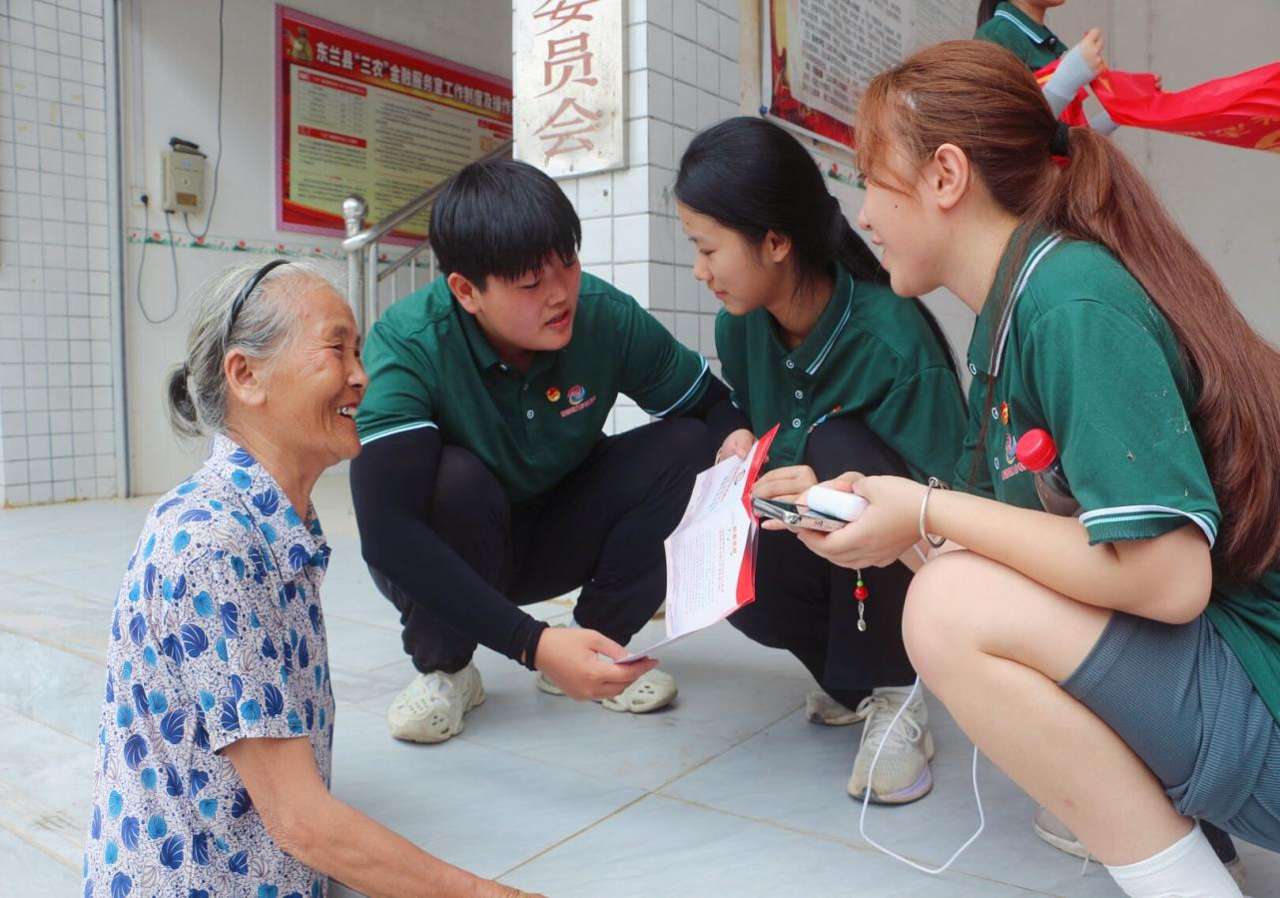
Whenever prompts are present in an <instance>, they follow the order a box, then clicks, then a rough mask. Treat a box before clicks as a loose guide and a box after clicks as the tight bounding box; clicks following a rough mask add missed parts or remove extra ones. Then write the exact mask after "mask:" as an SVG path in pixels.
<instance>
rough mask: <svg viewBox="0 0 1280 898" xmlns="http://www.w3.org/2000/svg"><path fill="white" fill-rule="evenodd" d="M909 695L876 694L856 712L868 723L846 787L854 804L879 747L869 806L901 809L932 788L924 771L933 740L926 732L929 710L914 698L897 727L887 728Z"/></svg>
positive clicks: (905, 691)
mask: <svg viewBox="0 0 1280 898" xmlns="http://www.w3.org/2000/svg"><path fill="white" fill-rule="evenodd" d="M910 692H911V690H910V688H909V687H901V688H899V687H893V688H886V689H876V690H875V691H874V692H872V693H871V695H869V696H867V697H866V698H864V699H863V700H862V701H861V702H859V703H858V711H859V712H865V713H866V717H867V723H866V725H865V726H864V727H863V729H862V741H861V742H860V743H859V744H858V757H857V758H855V759H854V762H853V773H851V774H850V776H849V785H848V787H847V788H848V792H849V794H850V795H852V796H853V797H854V798H858V799H861V798H862V797H863V795H864V794H865V793H866V792H867V779H868V776H867V773H868V771H869V770H870V769H871V762H872V760H873V759H874V758H875V756H876V752H877V751H879V750H880V745H881V743H882V742H883V743H884V750H883V751H880V759H879V760H878V761H876V769H875V779H874V780H873V781H872V782H871V800H872V801H873V802H875V803H876V804H906V803H907V802H911V801H916V800H917V799H920V798H924V796H926V795H928V794H929V791H930V790H931V789H932V788H933V773H932V772H931V771H930V770H929V762H930V761H932V760H933V734H932V733H930V732H929V709H928V707H927V706H926V705H925V702H924V696H923V695H917V696H916V698H915V700H914V701H913V702H912V703H911V704H910V705H908V706H907V709H906V710H905V711H904V712H903V713H902V716H901V717H900V718H898V723H897V725H896V726H893V727H892V728H891V726H890V725H891V724H893V719H894V717H895V716H896V715H897V713H898V709H899V708H901V707H902V706H903V704H904V703H905V702H906V700H907V696H908V695H909V694H910Z"/></svg>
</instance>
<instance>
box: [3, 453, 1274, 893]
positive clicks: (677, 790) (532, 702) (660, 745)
mask: <svg viewBox="0 0 1280 898" xmlns="http://www.w3.org/2000/svg"><path fill="white" fill-rule="evenodd" d="M150 504H151V500H150V499H138V500H128V501H114V502H87V503H76V504H69V505H61V506H47V507H36V508H26V509H19V510H8V511H0V871H4V872H3V874H0V896H9V895H14V896H18V895H22V896H26V895H72V894H76V893H77V892H78V890H79V875H78V868H79V863H80V862H79V858H80V854H81V847H82V839H83V833H84V829H85V823H86V820H87V808H88V806H89V769H90V766H91V763H92V756H93V750H92V746H91V742H92V740H93V738H94V732H95V728H96V726H97V715H98V710H99V705H98V703H99V702H100V701H101V696H102V681H103V654H104V649H105V647H106V639H107V628H108V625H109V621H110V611H111V602H112V600H113V598H114V594H115V590H116V586H117V582H118V580H119V577H120V574H121V570H122V567H123V565H124V563H125V561H126V559H127V557H128V554H129V551H130V550H131V548H132V546H133V542H134V540H135V538H136V535H137V532H138V530H139V528H140V526H141V521H142V518H143V516H144V515H145V513H146V510H147V508H148V507H149V506H150ZM317 505H318V507H319V509H320V513H321V518H322V520H323V522H324V525H325V529H326V531H327V533H328V535H329V539H330V542H331V543H332V545H333V548H334V554H333V563H332V566H331V568H330V571H329V575H328V577H327V579H326V581H325V587H324V596H323V601H324V604H325V609H326V612H325V618H326V621H327V622H328V628H329V648H330V661H331V665H332V671H333V679H334V689H335V692H336V694H337V699H338V705H339V709H338V724H337V739H336V745H335V752H334V755H335V760H334V790H335V792H336V793H337V794H338V795H339V796H340V797H341V798H343V799H344V800H346V801H349V802H351V803H352V804H354V805H356V806H357V807H359V808H361V809H362V810H364V811H366V812H367V813H369V814H371V815H372V816H374V817H376V818H377V819H379V820H381V821H383V822H384V823H386V824H388V825H390V826H392V827H393V828H395V829H397V830H398V831H400V832H402V833H403V834H404V835H406V836H407V837H409V838H410V839H412V840H414V841H415V842H417V843H418V844H420V845H422V846H424V847H425V848H427V849H428V850H430V851H432V852H435V853H437V854H439V855H441V856H442V857H445V858H447V859H448V860H450V861H453V862H455V863H457V864H460V865H462V866H465V867H468V868H470V869H472V870H475V871H476V872H478V873H481V874H484V875H487V876H494V877H501V879H502V880H503V881H505V882H509V883H511V884H513V885H518V886H520V887H522V888H525V889H530V890H534V891H541V892H545V893H546V894H548V895H550V896H552V898H573V896H600V895H610V896H614V898H627V896H645V898H654V896H663V898H666V896H699V898H704V896H720V895H735V896H742V898H751V896H769V898H782V896H785V898H789V896H817V895H835V894H857V895H860V896H913V898H943V896H947V898H969V896H996V898H1003V896H1015V895H1022V896H1027V895H1058V896H1070V898H1085V896H1116V895H1119V894H1120V893H1119V891H1118V890H1117V889H1115V887H1114V886H1113V885H1112V884H1111V883H1110V880H1109V879H1108V878H1107V877H1106V876H1105V874H1104V873H1103V872H1102V871H1101V870H1100V869H1099V868H1098V867H1097V866H1091V867H1090V868H1089V869H1088V871H1087V872H1085V873H1084V875H1081V868H1080V864H1079V863H1078V862H1077V861H1075V860H1073V859H1071V858H1069V857H1066V856H1064V855H1061V854H1058V853H1057V852H1055V851H1053V850H1052V849H1050V848H1048V847H1046V846H1044V845H1042V844H1041V843H1040V842H1039V841H1038V840H1037V839H1036V838H1035V837H1034V836H1033V835H1032V834H1031V831H1030V828H1029V826H1028V822H1029V820H1030V815H1031V810H1032V806H1031V802H1030V801H1029V800H1028V799H1027V798H1026V797H1025V796H1023V795H1022V794H1021V793H1020V792H1019V791H1018V790H1017V788H1016V787H1015V786H1014V785H1013V784H1012V783H1011V782H1009V781H1008V780H1007V779H1006V778H1005V777H1003V776H1002V775H1001V774H999V773H998V772H997V771H995V770H994V769H993V768H992V767H991V766H990V765H989V764H987V763H985V762H983V764H982V766H981V768H980V773H979V776H980V783H981V787H982V796H983V802H984V806H985V808H986V811H987V830H986V832H985V833H984V835H983V836H982V838H981V839H980V840H979V841H978V842H977V844H975V845H974V846H973V847H972V848H971V849H970V850H969V852H968V853H966V854H965V855H964V856H963V857H962V858H961V859H960V861H959V862H958V863H957V865H956V869H955V871H954V872H951V873H948V874H947V875H945V876H943V877H940V878H932V877H927V876H924V875H923V874H920V873H917V872H915V871H914V870H911V869H909V868H907V867H905V866H903V865H902V864H900V863H898V862H897V861H894V860H892V859H890V858H887V857H884V856H883V855H880V854H878V853H877V852H875V851H874V850H873V849H872V848H871V847H870V846H868V845H867V844H866V842H864V841H863V840H862V839H861V838H860V837H859V835H858V806H857V805H856V804H854V803H853V802H852V801H851V800H850V799H849V798H848V797H847V796H846V795H845V793H844V783H845V779H846V777H847V776H848V773H849V767H850V764H851V763H852V759H853V754H854V750H855V747H856V744H857V737H858V730H857V729H856V728H842V729H827V728H822V727H816V726H812V725H810V724H809V723H807V722H806V721H805V720H804V718H803V714H802V713H801V710H800V709H801V707H802V705H803V700H804V695H805V692H806V691H808V689H809V688H811V683H810V682H809V678H808V676H807V674H806V673H805V672H804V670H803V669H802V668H801V667H800V665H799V664H798V663H796V662H795V661H793V660H792V659H791V658H790V657H789V656H787V655H785V654H783V653H780V652H775V651H770V650H767V649H763V648H760V647H759V646H756V645H753V644H751V643H749V642H747V640H745V639H744V638H743V637H741V636H739V635H738V634H737V633H736V632H735V631H734V630H732V629H731V628H729V627H728V626H726V625H720V626H719V627H717V628H715V629H713V630H710V631H708V632H706V633H704V634H701V635H700V636H698V637H696V638H694V639H691V640H688V641H686V642H684V643H681V644H679V645H677V646H673V647H671V649H670V650H668V651H667V652H664V653H663V661H664V668H665V669H666V670H668V671H670V672H671V673H672V674H674V675H675V677H676V678H677V680H678V681H679V683H680V689H681V692H680V698H679V699H678V700H677V703H676V705H675V706H674V707H672V708H671V709H669V710H667V711H665V712H662V713H659V714H655V715H651V716H648V717H631V716H628V715H620V714H611V713H609V712H607V711H604V710H601V709H600V708H598V707H596V706H594V705H577V704H574V703H572V702H569V701H568V700H566V699H556V698H552V697H550V696H547V695H543V694H541V693H539V692H537V691H535V690H534V688H533V682H532V678H531V675H530V674H529V673H528V672H527V671H525V670H523V669H521V668H518V667H516V666H515V665H513V664H511V663H510V662H508V661H506V660H504V659H502V658H499V657H497V656H495V655H493V654H492V653H488V652H484V651H483V650H482V652H481V654H480V656H479V658H478V663H479V666H480V668H481V671H482V673H483V675H484V678H485V685H486V688H487V690H488V693H489V699H488V701H487V702H486V703H485V705H484V706H483V707H481V708H480V709H478V710H477V711H475V712H474V713H473V714H472V716H471V717H470V718H469V721H468V725H467V730H466V732H465V733H464V734H463V736H461V737H460V738H458V739H455V740H453V741H452V742H449V743H447V744H445V745H442V746H435V747H422V746H413V745H406V744H403V743H398V742H395V741H393V740H392V739H390V738H389V737H388V736H387V734H386V727H385V723H384V721H383V712H384V711H385V709H386V706H387V703H388V702H389V701H390V700H391V697H392V696H393V695H394V694H395V693H396V692H397V691H398V690H399V688H400V687H401V686H402V685H403V684H404V683H405V682H406V681H407V680H408V678H409V676H410V675H411V670H410V667H409V664H408V662H407V660H406V659H405V658H404V656H403V655H402V653H401V649H400V640H399V633H398V630H397V628H396V622H397V620H396V615H395V613H394V611H393V610H392V608H391V606H390V605H389V604H388V603H387V602H386V600H384V599H383V598H381V597H380V596H379V595H378V594H377V592H376V591H375V590H374V588H373V586H372V584H371V583H370V582H369V580H368V577H367V576H366V573H365V571H364V569H363V566H362V565H361V562H360V558H359V548H358V545H357V542H356V535H355V526H354V519H353V517H352V513H351V508H350V502H349V499H348V498H347V488H346V482H345V480H344V479H342V478H337V477H334V478H326V479H325V480H323V481H321V486H320V488H319V490H318V493H317ZM568 611H569V609H568V606H567V604H564V603H546V604H544V605H541V606H538V607H537V608H536V612H537V613H539V614H540V615H542V616H544V617H547V618H557V619H562V618H564V617H565V616H566V615H567V614H568ZM658 626H659V625H652V624H651V625H650V627H651V628H652V630H653V632H650V633H645V634H642V635H641V636H640V637H639V639H640V641H642V642H643V641H644V640H645V639H647V638H649V637H652V636H654V635H655V634H656V632H657V628H658ZM931 707H932V711H933V725H934V731H935V735H936V737H937V743H938V757H937V760H936V762H935V764H934V772H935V777H936V780H937V787H936V789H935V790H934V792H933V794H932V795H930V796H929V797H928V798H927V799H925V800H924V801H921V802H919V803H917V804H915V805H911V806H909V807H904V808H895V809H882V808H873V809H872V810H871V812H870V814H869V815H868V830H869V832H871V833H872V835H873V836H874V837H875V838H877V839H878V840H880V841H883V842H887V843H888V844H890V845H891V846H893V847H895V848H896V849H897V850H899V851H901V852H903V853H905V854H908V855H910V856H911V857H913V858H915V859H917V860H919V861H922V862H925V863H929V864H937V863H940V862H941V861H942V860H944V859H945V858H946V857H947V856H948V855H949V854H950V853H951V851H952V850H954V848H955V847H956V846H958V845H959V844H960V843H961V842H962V841H963V840H964V839H965V838H966V837H967V835H968V834H969V832H971V830H972V829H973V826H974V825H975V823H976V813H975V809H974V805H973V795H972V792H971V789H970V782H969V765H970V758H971V754H970V752H971V750H972V749H971V747H970V745H969V744H968V742H967V741H966V740H965V739H964V737H963V736H962V735H961V734H960V733H959V731H958V730H957V729H956V727H955V725H954V724H953V723H952V722H951V721H950V720H949V719H948V718H947V717H946V716H945V714H943V713H942V712H941V711H940V709H939V708H938V706H937V705H936V703H934V704H933V705H932V706H931ZM1118 810H1120V808H1119V807H1118ZM1241 850H1242V853H1243V854H1244V856H1245V859H1246V865H1247V867H1248V871H1249V877H1250V883H1251V885H1250V892H1251V893H1252V894H1253V895H1254V896H1255V898H1261V896H1264V895H1280V858H1277V857H1276V856H1275V855H1271V854H1269V853H1267V852H1264V851H1262V850H1260V849H1256V848H1253V847H1251V846H1245V845H1242V846H1241ZM331 894H334V895H337V896H342V898H346V896H348V895H351V894H352V893H350V892H347V891H346V890H344V889H342V888H335V889H334V890H333V891H332V892H331Z"/></svg>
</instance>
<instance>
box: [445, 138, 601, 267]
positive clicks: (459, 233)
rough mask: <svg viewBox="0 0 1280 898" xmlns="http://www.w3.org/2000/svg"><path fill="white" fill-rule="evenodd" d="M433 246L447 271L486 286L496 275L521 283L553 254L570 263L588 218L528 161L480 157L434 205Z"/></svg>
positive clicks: (454, 181)
mask: <svg viewBox="0 0 1280 898" xmlns="http://www.w3.org/2000/svg"><path fill="white" fill-rule="evenodd" d="M430 235H431V245H432V248H433V249H434V250H435V254H436V259H437V260H439V267H440V271H441V272H442V273H444V274H445V275H449V274H452V273H453V272H455V271H456V272H458V274H460V275H462V276H463V277H465V278H466V279H467V280H469V281H471V282H472V283H473V284H475V285H476V286H477V287H479V288H480V289H482V290H483V289H484V287H485V282H486V280H487V279H488V277H489V276H490V275H493V276H495V277H498V278H501V279H502V280H506V281H514V280H516V279H518V278H520V277H523V276H524V275H526V274H528V273H529V272H531V271H536V270H538V269H539V268H541V267H542V264H543V263H544V262H545V261H546V260H547V257H548V256H550V255H551V254H552V253H555V254H556V255H558V256H559V257H560V258H561V260H563V261H564V263H565V264H566V265H567V264H569V263H570V262H571V261H572V260H573V258H574V256H576V255H577V254H578V247H579V246H580V245H581V244H582V224H581V222H579V220H578V213H577V212H575V211H574V208H573V204H572V203H570V202H569V198H568V197H567V196H565V195H564V191H563V190H561V189H560V185H559V184H557V183H556V182H555V181H554V180H552V179H551V178H550V177H549V176H548V175H546V174H545V173H544V172H542V171H539V170H538V169H536V168H534V167H533V166H532V165H529V164H528V163H526V162H517V161H516V160H514V159H494V160H490V161H488V162H473V163H471V164H470V165H468V166H467V167H466V168H464V169H462V170H461V171H460V172H458V173H457V174H456V175H454V176H453V177H452V178H450V179H449V181H448V183H447V184H445V187H444V189H443V190H442V191H441V192H440V195H439V196H438V197H436V201H435V205H434V206H433V207H432V209H431V231H430Z"/></svg>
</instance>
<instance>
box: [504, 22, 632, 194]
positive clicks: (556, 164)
mask: <svg viewBox="0 0 1280 898" xmlns="http://www.w3.org/2000/svg"><path fill="white" fill-rule="evenodd" d="M625 9H626V2H625V0H517V2H516V4H515V26H514V27H515V66H514V72H513V75H514V77H513V80H514V82H515V84H514V93H515V156H516V158H517V159H521V160H523V161H525V162H528V163H530V164H531V165H536V166H537V167H538V168H540V169H542V170H543V171H545V172H547V173H548V174H550V175H551V176H553V177H561V176H566V175H582V174H589V173H591V172H599V171H607V170H609V169H614V168H622V167H624V166H625V165H626V161H627V159H626V115H625V108H624V102H625V93H624V89H625V86H626V85H625V81H624V79H625V72H626V67H625V65H624V47H625V42H624V37H625V33H624V32H625V28H626V15H625Z"/></svg>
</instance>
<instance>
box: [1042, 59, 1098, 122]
mask: <svg viewBox="0 0 1280 898" xmlns="http://www.w3.org/2000/svg"><path fill="white" fill-rule="evenodd" d="M1093 77H1094V76H1093V69H1091V68H1090V67H1089V63H1087V62H1085V58H1084V53H1082V52H1081V51H1080V45H1079V44H1076V45H1075V46H1074V47H1072V48H1071V49H1070V50H1068V51H1067V52H1066V54H1065V55H1064V56H1063V57H1062V61H1061V62H1059V63H1058V68H1057V69H1056V70H1054V73H1053V74H1052V75H1051V76H1050V77H1049V80H1048V82H1047V83H1046V84H1045V86H1044V87H1043V88H1042V89H1043V90H1044V98H1045V99H1046V100H1048V101H1049V108H1050V109H1052V110H1053V117H1054V118H1057V117H1058V116H1060V115H1062V110H1064V109H1066V108H1067V105H1068V104H1070V102H1071V101H1072V100H1074V99H1075V98H1076V94H1077V93H1079V91H1080V88H1082V87H1084V86H1085V85H1086V84H1088V83H1089V82H1090V81H1092V80H1093Z"/></svg>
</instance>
